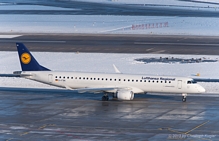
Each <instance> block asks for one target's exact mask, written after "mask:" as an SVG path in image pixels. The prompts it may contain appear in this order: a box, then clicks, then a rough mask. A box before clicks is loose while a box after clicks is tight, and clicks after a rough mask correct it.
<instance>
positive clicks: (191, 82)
mask: <svg viewBox="0 0 219 141" xmlns="http://www.w3.org/2000/svg"><path fill="white" fill-rule="evenodd" d="M196 83H197V82H196V81H194V80H191V81H187V84H196Z"/></svg>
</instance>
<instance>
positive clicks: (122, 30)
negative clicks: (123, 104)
mask: <svg viewBox="0 0 219 141" xmlns="http://www.w3.org/2000/svg"><path fill="white" fill-rule="evenodd" d="M218 31H219V20H218V18H203V17H202V18H200V17H199V18H198V17H164V16H112V15H105V16H103V15H62V16H59V15H43V16H42V15H7V16H5V15H0V33H10V34H15V33H17V34H22V33H103V34H104V33H106V34H110V33H113V34H152V35H153V34H159V35H161V34H162V35H207V36H210V35H212V36H219V32H218Z"/></svg>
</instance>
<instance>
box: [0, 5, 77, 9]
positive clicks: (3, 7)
mask: <svg viewBox="0 0 219 141" xmlns="http://www.w3.org/2000/svg"><path fill="white" fill-rule="evenodd" d="M0 9H1V10H79V9H73V8H61V7H52V6H41V5H15V4H12V5H11V4H7V5H1V4H0Z"/></svg>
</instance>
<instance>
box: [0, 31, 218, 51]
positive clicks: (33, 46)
mask: <svg viewBox="0 0 219 141" xmlns="http://www.w3.org/2000/svg"><path fill="white" fill-rule="evenodd" d="M16 42H22V43H24V44H25V45H26V46H27V47H28V49H30V50H31V51H39V52H89V53H92V52H94V53H141V54H143V53H151V54H202V55H218V54H219V40H218V37H217V36H188V35H178V36H177V35H169V36H167V35H163V36H162V35H157V36H156V35H153V36H151V35H115V34H24V35H21V36H20V37H15V38H0V51H16V50H17V49H16V45H15V43H16Z"/></svg>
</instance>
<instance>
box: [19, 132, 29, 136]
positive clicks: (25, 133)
mask: <svg viewBox="0 0 219 141" xmlns="http://www.w3.org/2000/svg"><path fill="white" fill-rule="evenodd" d="M27 134H29V132H24V133H22V134H20V136H24V135H27Z"/></svg>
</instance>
